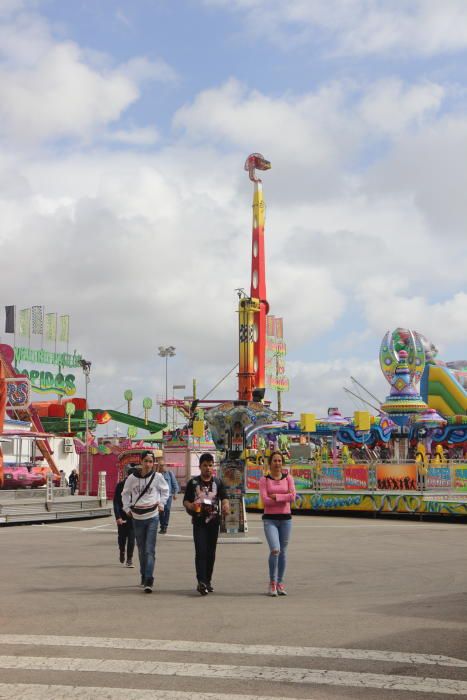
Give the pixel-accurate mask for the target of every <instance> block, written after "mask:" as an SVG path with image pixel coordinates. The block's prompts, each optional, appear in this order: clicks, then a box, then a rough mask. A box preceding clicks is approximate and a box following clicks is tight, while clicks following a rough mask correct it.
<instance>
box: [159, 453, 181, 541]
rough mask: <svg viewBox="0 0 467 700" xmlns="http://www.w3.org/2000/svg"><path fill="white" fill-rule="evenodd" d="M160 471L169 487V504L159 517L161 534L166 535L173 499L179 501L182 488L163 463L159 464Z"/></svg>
mask: <svg viewBox="0 0 467 700" xmlns="http://www.w3.org/2000/svg"><path fill="white" fill-rule="evenodd" d="M158 470H159V473H160V474H162V476H163V477H164V479H165V480H166V482H167V486H168V487H169V498H168V500H167V503H166V504H165V507H164V512H163V513H161V514H160V516H159V526H160V530H159V533H160V534H161V535H165V533H166V532H167V528H168V527H169V519H170V509H171V507H172V498H173V500H174V501H176V500H177V493H179V492H180V487H179V485H178V481H177V479H176V478H175V474H174V473H173V472H171V471H170V469H167V467H166V466H165V464H164V462H163V461H162V462H159V465H158Z"/></svg>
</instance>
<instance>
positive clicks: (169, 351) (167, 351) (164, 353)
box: [159, 345, 175, 425]
mask: <svg viewBox="0 0 467 700" xmlns="http://www.w3.org/2000/svg"><path fill="white" fill-rule="evenodd" d="M174 356H175V348H174V346H173V345H169V346H168V347H167V348H164V347H163V346H162V345H159V357H165V424H166V425H168V424H169V411H168V406H167V400H168V395H167V388H168V385H167V360H168V358H169V357H174Z"/></svg>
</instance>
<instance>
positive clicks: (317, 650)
mask: <svg viewBox="0 0 467 700" xmlns="http://www.w3.org/2000/svg"><path fill="white" fill-rule="evenodd" d="M0 644H21V645H27V646H40V647H44V646H58V647H65V646H67V647H93V648H96V649H134V650H141V651H143V650H146V651H178V652H187V651H188V652H190V651H191V652H209V653H219V654H229V655H232V654H244V655H261V656H286V657H287V656H292V657H300V656H303V657H310V658H312V657H314V658H323V659H355V660H361V661H388V662H391V663H402V664H412V665H415V664H426V665H430V666H431V665H436V666H454V667H458V668H467V661H465V660H463V659H454V658H452V657H450V656H442V655H437V654H411V653H403V652H399V651H382V650H378V649H339V648H327V647H286V646H272V645H269V644H262V645H255V644H222V643H220V642H191V641H182V640H171V639H123V638H118V639H117V638H114V637H70V636H68V637H60V636H57V635H22V634H0Z"/></svg>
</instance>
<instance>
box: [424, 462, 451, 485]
mask: <svg viewBox="0 0 467 700" xmlns="http://www.w3.org/2000/svg"><path fill="white" fill-rule="evenodd" d="M426 486H427V488H429V489H436V488H442V489H449V488H451V470H450V469H449V467H448V466H447V465H446V466H444V467H432V466H429V467H428V474H427V475H426Z"/></svg>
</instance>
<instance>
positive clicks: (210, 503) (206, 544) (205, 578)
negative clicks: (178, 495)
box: [183, 452, 229, 596]
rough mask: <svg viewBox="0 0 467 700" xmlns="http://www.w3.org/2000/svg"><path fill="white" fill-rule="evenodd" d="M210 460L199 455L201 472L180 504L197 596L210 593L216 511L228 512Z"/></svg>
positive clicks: (215, 537)
mask: <svg viewBox="0 0 467 700" xmlns="http://www.w3.org/2000/svg"><path fill="white" fill-rule="evenodd" d="M213 468H214V459H213V456H212V455H211V454H209V453H208V452H206V453H204V454H202V455H201V457H200V458H199V469H200V472H201V474H200V475H199V476H195V477H193V478H192V479H190V481H189V482H188V483H187V485H186V489H185V499H184V501H183V505H184V506H185V509H186V511H187V513H189V514H190V515H191V521H192V523H193V540H194V543H195V566H196V578H197V579H198V586H197V588H196V590H197V591H198V593H199V594H200V595H203V596H204V595H207V594H208V593H212V592H213V591H214V588H213V586H212V572H213V569H214V562H215V559H216V547H217V538H218V536H219V525H220V511H222V513H223V514H224V515H227V514H228V513H229V500H228V498H227V495H226V491H225V486H224V484H223V483H222V481H221V480H220V479H219V478H218V477H217V476H214V474H213Z"/></svg>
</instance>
